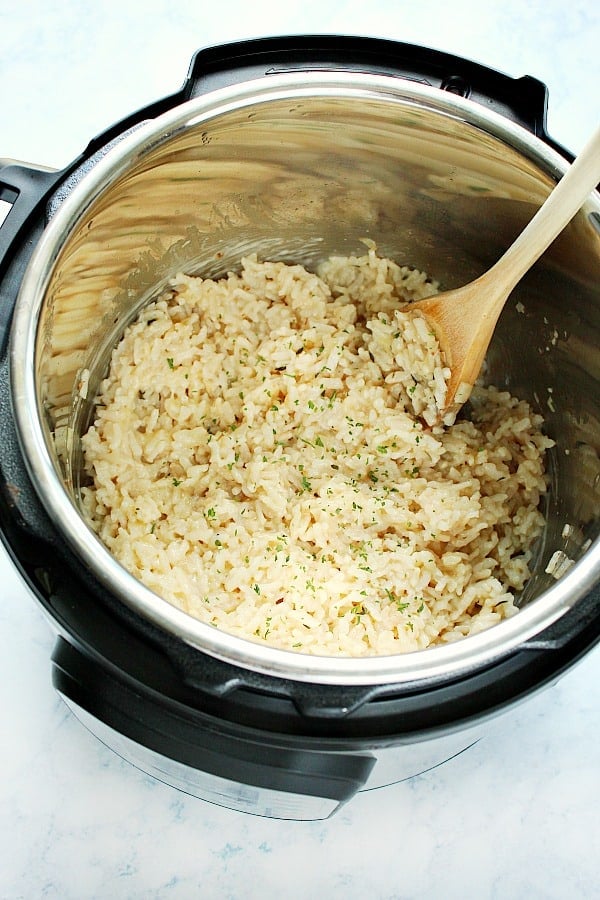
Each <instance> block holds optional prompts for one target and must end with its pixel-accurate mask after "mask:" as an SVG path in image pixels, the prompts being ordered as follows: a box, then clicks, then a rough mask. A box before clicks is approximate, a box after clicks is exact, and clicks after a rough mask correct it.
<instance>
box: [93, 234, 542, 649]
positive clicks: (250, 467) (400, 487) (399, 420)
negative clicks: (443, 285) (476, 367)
mask: <svg viewBox="0 0 600 900" xmlns="http://www.w3.org/2000/svg"><path fill="white" fill-rule="evenodd" d="M436 290H437V286H436V285H435V283H433V282H431V281H430V280H429V279H428V278H427V277H426V276H425V275H424V274H423V273H421V272H419V271H416V270H414V269H412V268H409V267H405V266H399V265H397V264H396V263H394V262H393V261H391V260H388V259H382V258H380V257H378V256H377V254H376V252H375V250H374V249H370V250H369V251H368V253H366V254H365V255H364V256H360V257H344V258H341V257H338V258H331V259H329V260H327V261H326V262H324V263H323V264H322V265H321V266H320V268H319V270H318V272H317V273H311V272H308V271H306V269H304V268H303V267H302V266H299V265H287V264H284V263H280V262H260V261H258V260H257V259H256V258H255V257H250V258H247V259H244V260H243V261H242V266H241V271H240V272H239V274H233V273H232V274H229V275H228V276H227V277H224V278H222V279H218V280H210V279H205V280H203V279H201V278H199V277H189V276H186V275H183V274H181V275H178V276H177V277H176V278H174V279H173V281H172V284H171V285H170V288H169V290H167V291H166V292H165V293H164V294H163V295H162V296H161V297H160V298H159V299H158V300H157V301H155V302H154V303H152V304H151V305H150V306H148V307H146V308H145V309H144V310H143V312H142V313H141V314H140V316H139V318H138V319H137V321H136V322H135V323H134V324H132V325H131V326H130V327H129V328H128V330H127V331H126V333H125V335H124V337H123V339H122V340H121V342H120V343H119V345H118V346H117V347H116V349H115V350H114V352H113V355H112V361H111V365H110V371H109V374H108V376H107V378H106V379H105V381H104V382H103V383H102V385H101V390H100V394H99V396H98V398H97V407H96V412H95V420H94V422H93V424H92V425H91V427H90V428H89V430H88V432H87V434H86V435H85V436H84V437H83V449H84V458H85V467H86V471H87V473H88V475H89V484H88V486H87V487H84V488H83V489H82V501H83V504H84V507H85V511H86V514H87V516H88V517H89V520H90V521H91V523H92V526H93V527H94V529H95V530H96V531H97V533H98V535H99V536H100V538H101V539H102V540H103V541H104V543H105V544H106V545H107V547H108V548H109V549H110V551H111V552H112V553H113V555H114V556H115V557H116V558H117V559H118V560H119V561H120V562H121V564H122V565H123V566H124V567H126V568H127V569H128V570H129V571H130V572H131V573H133V575H135V576H136V577H137V578H138V579H140V581H142V582H143V583H144V584H145V585H147V586H148V587H149V588H151V589H152V590H153V591H154V592H156V593H157V594H159V595H160V596H161V597H163V598H164V599H165V600H167V601H168V602H169V603H171V604H174V605H175V606H177V607H180V608H181V609H183V610H184V611H185V612H187V613H189V614H190V615H191V616H194V617H197V618H198V619H200V620H202V621H203V622H206V623H208V624H210V625H213V626H215V627H217V628H220V629H223V630H225V631H227V632H230V633H234V634H236V635H240V636H243V637H246V638H250V639H252V640H256V641H260V642H265V643H268V644H270V645H273V646H276V647H281V648H285V649H288V650H295V651H298V652H301V653H311V654H321V655H342V656H357V657H358V656H365V655H374V654H394V653H401V652H408V651H414V650H418V649H424V648H426V647H429V646H430V645H433V644H439V643H443V642H448V641H454V640H457V639H459V638H462V637H464V636H467V635H470V634H474V633H476V632H479V631H481V630H482V629H485V628H488V627H489V626H491V625H494V624H495V623H497V622H499V621H500V620H501V619H503V618H504V617H507V616H511V615H513V614H514V613H515V612H516V611H517V607H516V606H515V593H516V592H518V591H520V590H521V589H522V587H523V585H524V583H525V581H526V580H527V578H528V577H529V574H530V571H529V564H530V561H531V556H532V547H533V545H534V543H535V540H536V538H537V537H538V536H539V534H540V532H541V530H542V528H543V525H544V518H543V515H542V513H541V512H540V510H539V508H538V507H539V502H540V497H541V495H542V494H543V493H544V491H545V489H546V485H545V477H544V453H545V450H546V448H548V447H549V446H551V443H552V442H551V441H550V440H549V439H548V438H546V437H545V436H544V435H543V433H542V431H541V425H542V421H541V418H540V417H539V416H537V415H534V414H533V413H532V411H531V409H530V408H529V406H528V404H527V403H525V402H523V401H521V400H518V399H515V398H514V397H512V396H510V395H509V394H508V393H505V392H501V391H499V390H497V389H496V388H494V387H477V388H476V389H475V390H474V392H473V394H472V396H471V401H470V404H469V414H468V417H461V418H459V419H458V420H457V421H456V422H455V423H454V424H453V425H451V426H450V427H442V426H438V425H436V424H435V419H436V411H437V408H438V405H440V404H441V403H442V402H443V399H444V395H445V386H446V379H447V377H448V374H449V373H448V370H447V369H446V368H445V367H444V364H443V359H442V357H441V355H440V350H439V346H438V343H437V340H436V339H435V337H434V336H433V334H432V333H431V332H430V330H429V328H428V326H427V322H426V320H425V319H424V318H422V317H421V316H420V315H419V314H418V313H417V312H416V311H412V312H411V309H410V301H412V300H415V299H419V298H421V297H424V296H427V295H429V294H432V293H434V292H435V291H436Z"/></svg>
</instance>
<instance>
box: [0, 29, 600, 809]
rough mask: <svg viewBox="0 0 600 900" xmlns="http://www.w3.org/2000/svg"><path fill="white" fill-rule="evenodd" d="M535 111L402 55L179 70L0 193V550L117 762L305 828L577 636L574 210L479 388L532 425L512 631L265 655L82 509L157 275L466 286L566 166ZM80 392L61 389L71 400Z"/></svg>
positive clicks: (584, 383)
mask: <svg viewBox="0 0 600 900" xmlns="http://www.w3.org/2000/svg"><path fill="white" fill-rule="evenodd" d="M546 105H547V89H546V87H545V86H544V85H543V84H542V83H541V82H540V81H538V80H536V79H535V78H533V77H530V76H524V77H520V78H512V77H509V76H507V75H505V74H502V73H500V72H497V71H494V70H492V69H489V68H486V67H485V66H482V65H480V64H477V63H474V62H471V61H469V60H465V59H461V58H459V57H456V56H451V55H449V54H446V53H441V52H438V51H434V50H430V49H427V48H424V47H418V46H413V45H408V44H402V43H397V42H391V41H386V40H380V39H374V38H358V37H347V36H333V35H329V36H327V35H312V36H295V37H282V38H268V39H258V40H251V41H246V42H242V43H234V44H227V45H224V46H219V47H213V48H207V49H202V50H200V51H199V52H198V53H197V54H196V55H195V56H194V58H193V59H192V62H191V65H190V68H189V73H188V76H187V78H186V80H185V83H184V84H183V86H182V88H181V89H180V90H179V91H177V92H176V93H174V94H172V95H171V96H168V97H166V98H164V99H161V100H158V101H157V102H155V103H153V104H151V105H150V106H148V107H146V108H144V109H142V110H139V111H137V112H134V113H132V114H131V115H130V116H128V117H127V118H126V119H124V120H123V121H121V122H119V123H117V124H116V125H114V126H112V127H111V128H109V129H108V130H106V131H105V132H104V133H102V134H101V135H99V136H98V137H96V138H94V139H93V140H92V141H91V142H90V143H89V145H88V147H87V148H86V149H85V151H84V152H83V153H82V154H81V155H80V156H79V157H78V158H77V159H75V160H74V161H73V162H72V163H71V164H69V165H68V166H67V167H66V168H65V169H63V170H61V171H53V170H49V169H47V168H45V167H43V166H39V167H35V166H31V165H26V164H22V163H18V162H14V161H8V160H2V161H1V164H0V215H1V216H3V221H2V224H1V227H0V336H1V344H0V350H1V356H0V419H1V422H0V434H1V435H2V455H1V459H0V533H1V536H2V540H3V542H4V545H5V547H6V548H7V550H8V553H9V554H10V556H11V558H12V560H13V561H14V565H15V566H16V568H17V569H18V570H19V572H20V573H21V576H22V577H23V579H24V581H25V583H26V584H27V586H28V587H29V589H30V591H31V593H32V594H33V596H34V598H35V600H36V601H37V603H38V604H39V606H40V608H41V609H42V610H43V611H44V612H45V614H46V616H47V618H48V620H49V622H50V624H51V627H52V628H53V630H54V632H55V635H56V640H55V646H54V651H53V655H52V678H53V683H54V685H55V687H56V690H57V691H58V692H59V694H60V695H61V697H62V698H63V699H64V701H65V702H66V703H67V705H68V706H69V707H70V708H71V710H72V711H73V712H74V714H75V715H76V716H77V717H78V718H79V719H80V720H81V722H83V724H84V725H85V726H87V727H88V728H89V729H90V731H92V732H93V733H94V734H95V735H97V736H98V737H99V738H100V739H101V740H102V741H104V743H106V744H107V745H108V746H110V747H112V748H113V749H114V750H115V751H116V752H117V753H119V754H120V755H121V756H122V757H124V758H125V759H127V760H129V761H131V762H132V763H133V764H135V765H136V766H139V767H140V768H141V769H143V770H144V771H145V772H147V773H150V774H152V775H154V776H155V777H156V778H158V779H160V780H162V781H164V782H166V783H168V784H170V785H173V786H175V787H177V788H180V789H181V790H183V791H185V792H187V793H189V794H192V795H195V796H197V797H200V798H203V799H205V800H208V801H211V802H214V803H217V804H221V805H224V806H227V807H230V808H232V809H237V810H243V811H246V812H251V813H255V814H258V815H265V816H273V817H280V818H290V819H318V818H324V817H326V816H329V815H331V814H332V813H333V812H335V810H337V809H338V808H339V807H340V805H342V804H343V803H345V802H346V801H348V800H349V799H350V798H351V797H352V796H353V795H354V794H355V793H356V792H357V791H364V790H369V789H372V788H375V787H381V786H384V785H387V784H390V783H392V782H397V781H400V780H402V779H405V778H409V777H412V776H414V775H416V774H418V773H421V772H423V771H426V770H427V769H430V768H432V767H433V766H436V765H439V764H440V763H442V762H444V761H445V760H447V759H448V758H450V757H452V756H454V755H455V754H457V753H459V752H461V751H463V750H465V749H466V748H468V747H469V746H470V745H471V744H472V743H473V742H474V741H476V740H478V739H479V737H480V736H481V735H482V734H483V733H485V729H486V726H487V724H488V723H489V721H490V720H491V719H492V718H493V717H497V716H499V715H500V714H502V713H504V712H505V711H507V710H509V709H510V708H511V707H512V706H513V705H514V704H516V703H517V702H519V701H521V700H524V699H525V698H527V697H529V696H531V695H533V694H534V693H535V692H537V691H539V690H541V689H543V688H545V687H547V686H548V685H551V684H552V683H553V682H555V681H556V679H557V678H558V677H559V676H560V675H561V674H562V673H563V672H565V671H566V670H567V669H569V668H570V667H571V666H573V665H574V664H575V663H576V662H577V661H578V660H579V659H580V658H581V657H582V656H583V655H584V654H586V653H587V652H588V651H589V650H590V649H591V648H592V647H593V646H594V645H595V644H596V643H597V641H598V639H599V637H600V590H599V586H598V583H599V579H600V541H599V540H598V509H599V503H598V500H599V496H600V463H599V456H598V450H599V446H600V408H599V406H600V397H599V394H598V374H599V362H600V360H599V355H598V335H599V325H600V196H599V195H598V194H597V193H594V194H593V195H592V196H590V198H589V200H588V201H587V203H586V204H585V205H584V206H583V208H582V209H581V210H580V212H579V213H578V215H577V216H576V217H575V218H574V220H573V221H572V222H571V224H570V225H569V226H568V227H567V228H566V229H565V231H564V232H563V234H562V235H561V236H560V237H559V238H558V239H557V240H556V241H555V242H554V244H553V245H552V247H551V248H550V249H549V250H548V252H547V253H546V254H545V255H544V256H543V258H542V259H541V260H539V261H538V263H537V264H536V265H535V266H534V267H533V269H532V270H531V272H530V273H529V274H528V275H527V276H526V277H525V278H524V279H523V281H522V283H521V285H520V286H519V287H518V288H517V289H515V291H514V293H513V296H512V297H511V299H510V301H509V302H508V304H507V306H506V308H505V310H504V311H503V313H502V316H501V318H500V321H499V323H498V326H497V329H496V332H495V335H494V339H493V342H492V345H491V347H490V350H489V353H488V357H487V360H486V376H485V377H486V378H487V379H488V380H489V381H490V382H491V383H493V384H496V385H497V386H499V387H501V388H502V389H506V390H510V391H511V392H512V393H514V394H515V395H516V396H519V397H522V398H523V399H526V400H527V401H528V402H529V403H530V404H531V406H532V407H533V408H534V409H535V410H536V411H538V412H541V413H542V414H543V417H544V422H545V430H546V432H547V433H548V434H549V436H550V437H551V438H552V439H553V440H554V442H555V445H554V447H553V448H552V450H551V451H550V453H549V458H548V478H549V489H548V494H547V497H546V500H545V508H544V513H545V521H546V526H545V529H544V533H543V535H542V537H541V538H540V539H539V541H538V543H537V545H536V550H535V559H534V564H533V572H532V576H531V578H530V579H529V581H528V583H527V585H526V587H525V589H524V590H523V591H522V593H521V594H520V595H519V596H518V597H517V605H518V606H519V611H518V613H517V614H516V615H514V616H513V617H511V618H509V619H506V620H504V621H502V622H501V623H499V624H498V625H495V626H494V627H492V628H490V629H488V630H487V631H484V632H481V633H479V634H474V635H471V636H469V637H466V638H464V639H462V640H460V641H456V642H453V643H449V644H447V645H443V646H433V647H430V648H428V649H426V650H421V651H417V652H414V653H406V654H396V655H393V656H377V657H369V658H361V659H350V658H337V657H330V656H318V655H308V654H302V653H296V652H292V651H285V650H281V649H277V648H275V647H269V646H267V645H264V644H259V643H257V642H253V641H251V640H246V639H244V638H241V637H238V636H234V635H231V634H227V633H225V632H223V631H220V630H218V629H215V628H211V627H210V626H208V625H206V624H204V623H202V622H200V621H198V620H197V619H195V618H193V617H191V616H189V615H188V614H187V613H185V612H183V611H182V610H179V609H176V608H174V607H173V606H172V605H170V604H168V603H167V602H166V601H164V600H163V599H161V598H160V597H158V596H156V595H155V594H154V593H152V591H150V590H149V589H148V588H147V587H145V586H144V585H142V584H141V583H140V582H138V581H137V580H136V579H135V578H133V576H132V575H131V574H129V573H128V572H127V571H126V570H125V569H124V568H123V567H122V566H121V565H120V564H119V563H118V562H117V561H116V560H115V559H114V558H113V557H112V556H111V554H110V553H109V551H108V550H107V548H106V547H105V546H104V545H103V544H102V543H101V542H100V541H99V540H98V538H97V536H96V535H95V534H94V532H93V530H92V529H91V528H90V526H89V525H88V523H87V521H86V518H85V515H84V514H83V512H82V507H81V503H80V496H79V495H80V488H81V441H80V439H81V435H82V433H83V432H84V430H85V428H86V427H87V426H88V425H89V422H90V421H91V417H92V416H93V408H94V405H93V398H94V396H95V394H96V393H97V390H98V386H99V384H100V382H101V380H102V379H103V377H104V376H105V374H106V371H107V366H108V361H109V357H110V353H111V351H112V348H113V347H114V346H115V344H116V342H117V341H118V339H119V337H120V336H121V335H122V333H123V331H124V329H125V328H126V327H127V325H128V324H129V323H130V322H131V321H132V320H133V319H134V318H135V317H136V315H137V314H138V313H139V311H140V309H141V308H142V307H143V306H144V305H145V304H147V303H148V302H150V301H151V300H152V299H153V298H155V297H156V296H157V294H158V293H159V292H160V291H161V290H162V289H163V288H164V286H165V285H166V284H167V283H168V281H169V279H170V278H171V277H172V276H173V275H174V274H175V273H177V272H179V271H186V272H188V273H190V274H201V275H203V276H205V277H218V276H220V275H223V274H225V273H226V272H228V271H230V270H231V269H235V268H236V267H237V266H238V265H239V260H240V258H241V256H243V255H245V254H248V253H257V254H258V255H259V256H260V257H261V258H263V259H272V260H284V261H293V262H299V263H302V264H303V265H305V266H306V267H307V268H309V269H311V268H314V267H315V266H316V265H318V263H319V262H320V261H321V260H322V259H324V258H326V257H328V256H330V255H332V254H351V253H355V252H357V250H359V249H360V246H361V243H360V242H361V240H362V239H364V238H365V237H366V238H369V239H370V240H372V241H374V242H375V243H376V245H377V248H378V250H379V251H380V252H381V254H382V255H385V256H389V257H392V258H393V259H395V260H397V261H398V262H409V263H410V264H412V265H415V266H417V267H419V268H422V269H424V270H426V271H428V272H429V273H431V274H433V275H434V276H435V277H436V278H437V279H438V280H439V281H440V283H441V285H442V287H443V288H444V289H446V288H451V287H456V286H459V285H461V284H464V283H466V282H467V281H469V280H470V279H472V278H473V277H475V276H476V275H478V274H481V273H482V272H483V271H484V270H485V269H486V268H487V267H489V265H491V263H492V262H494V261H495V260H496V259H497V258H498V257H499V256H500V255H501V254H502V252H503V251H504V250H505V249H506V248H507V247H508V246H509V244H510V243H511V241H512V240H513V239H514V238H515V237H516V235H517V234H518V233H519V232H520V231H521V230H522V228H523V227H524V225H525V224H526V222H527V221H529V219H530V218H531V217H532V215H533V214H534V212H535V211H536V209H537V208H538V207H539V206H540V205H541V203H542V202H543V201H544V199H545V198H546V196H547V195H548V193H549V192H550V190H551V189H552V187H553V185H554V184H556V182H557V181H558V179H560V177H561V175H562V174H563V173H564V172H565V171H566V169H567V168H568V165H569V162H570V161H571V159H572V157H571V155H570V154H569V152H568V151H567V150H565V149H564V148H563V147H561V146H560V145H559V144H557V143H556V142H555V141H553V140H552V139H551V137H550V136H549V135H548V134H547V131H546ZM83 372H85V390H82V373H83Z"/></svg>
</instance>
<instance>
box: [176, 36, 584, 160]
mask: <svg viewBox="0 0 600 900" xmlns="http://www.w3.org/2000/svg"><path fill="white" fill-rule="evenodd" d="M344 70H348V71H352V72H368V73H371V74H379V75H392V76H394V77H398V78H405V79H408V80H409V81H417V82H420V83H422V84H426V85H429V86H431V87H435V88H438V89H440V90H443V91H448V92H449V93H452V94H458V95H460V96H461V97H465V98H468V99H470V100H473V101H475V102H477V103H480V104H481V105H482V106H484V107H485V108H486V109H492V110H493V111H495V112H497V113H499V114H500V115H503V116H504V117H505V118H508V119H510V120H511V121H514V122H517V123H518V124H519V125H521V126H523V127H524V128H526V129H527V130H528V131H530V132H532V133H533V134H535V135H536V136H537V137H539V138H541V139H542V140H543V141H545V142H546V143H547V144H549V145H550V146H552V147H553V148H554V149H556V150H557V151H558V152H559V153H561V154H562V155H563V156H565V157H567V158H568V159H572V155H571V154H569V153H568V152H567V151H566V150H565V149H564V148H563V147H561V146H560V145H558V144H556V143H555V142H554V141H553V140H552V139H551V138H550V137H549V135H548V133H547V131H546V110H547V100H548V89H547V87H546V85H545V84H543V82H541V81H538V79H536V78H533V77H531V76H529V75H524V76H522V77H520V78H512V77H511V76H509V75H505V74H504V73H502V72H498V71H496V70H495V69H491V68H488V67H487V66H484V65H481V64H480V63H476V62H473V61H471V60H468V59H462V58H461V57H459V56H454V55H453V54H451V53H443V52H442V51H439V50H432V49H430V48H426V47H421V46H416V45H414V44H405V43H401V42H399V41H390V40H385V39H381V38H371V37H351V36H345V35H296V36H293V35H292V36H288V37H267V38H258V39H254V40H249V41H240V42H234V43H229V44H222V45H220V46H216V47H209V48H205V49H201V50H198V51H197V52H196V54H195V55H194V56H193V58H192V60H191V63H190V67H189V71H188V75H187V79H186V81H185V83H184V85H183V95H184V96H185V97H186V98H190V97H196V96H199V95H200V94H205V93H207V92H208V91H212V90H215V89H218V88H221V87H226V86H228V85H231V84H237V83H239V82H241V81H246V80H248V79H251V78H261V77H265V76H269V75H274V74H277V73H282V72H294V71H302V72H306V71H315V72H319V71H326V72H331V71H344Z"/></svg>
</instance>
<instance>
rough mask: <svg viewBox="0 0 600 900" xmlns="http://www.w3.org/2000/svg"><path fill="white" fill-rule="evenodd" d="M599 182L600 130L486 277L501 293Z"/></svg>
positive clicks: (523, 271) (528, 264)
mask: <svg viewBox="0 0 600 900" xmlns="http://www.w3.org/2000/svg"><path fill="white" fill-rule="evenodd" d="M599 182H600V127H599V128H598V129H597V131H596V132H595V133H594V134H593V135H592V137H591V138H590V140H589V141H588V142H587V143H586V145H585V146H584V148H583V150H582V151H581V153H580V154H579V155H578V157H577V158H576V159H575V161H574V162H573V164H572V166H571V167H570V168H569V169H568V170H567V172H566V173H565V174H564V175H563V177H562V178H561V179H560V181H559V182H558V184H557V185H556V187H555V188H554V190H553V191H552V193H551V194H550V195H549V196H548V199H547V200H546V201H545V202H544V204H543V205H542V206H541V207H540V208H539V209H538V211H537V212H536V214H535V215H534V217H533V218H532V219H531V221H530V222H529V224H528V225H527V226H526V227H525V228H524V230H523V231H522V232H521V234H520V235H519V237H518V238H517V239H516V241H515V242H514V243H513V244H512V245H511V246H510V247H509V249H508V250H507V251H506V253H504V255H503V256H501V257H500V259H499V260H498V262H497V263H496V264H495V265H494V266H492V268H491V269H490V270H489V271H488V273H487V275H486V280H487V278H488V277H489V278H490V282H494V281H495V282H496V285H498V286H499V284H500V283H501V284H502V289H501V293H502V294H504V295H506V294H508V293H510V292H511V291H512V289H513V288H514V287H515V285H516V284H518V282H519V281H520V280H521V278H522V277H523V275H525V273H526V272H527V271H528V270H529V268H530V267H531V266H532V265H533V264H534V262H535V261H536V260H537V259H538V258H539V257H540V256H541V255H542V253H543V252H544V250H546V249H547V248H548V247H549V246H550V244H551V243H552V241H553V240H554V238H555V237H557V235H558V234H559V233H560V232H561V231H562V230H563V228H564V227H565V225H567V224H568V223H569V222H570V220H571V219H572V218H573V216H574V215H575V213H576V212H577V211H578V210H579V209H580V208H581V207H582V206H583V204H584V203H585V201H586V199H587V197H588V196H589V194H590V193H591V192H592V191H593V189H594V188H595V187H596V185H597V184H598V183H599Z"/></svg>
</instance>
